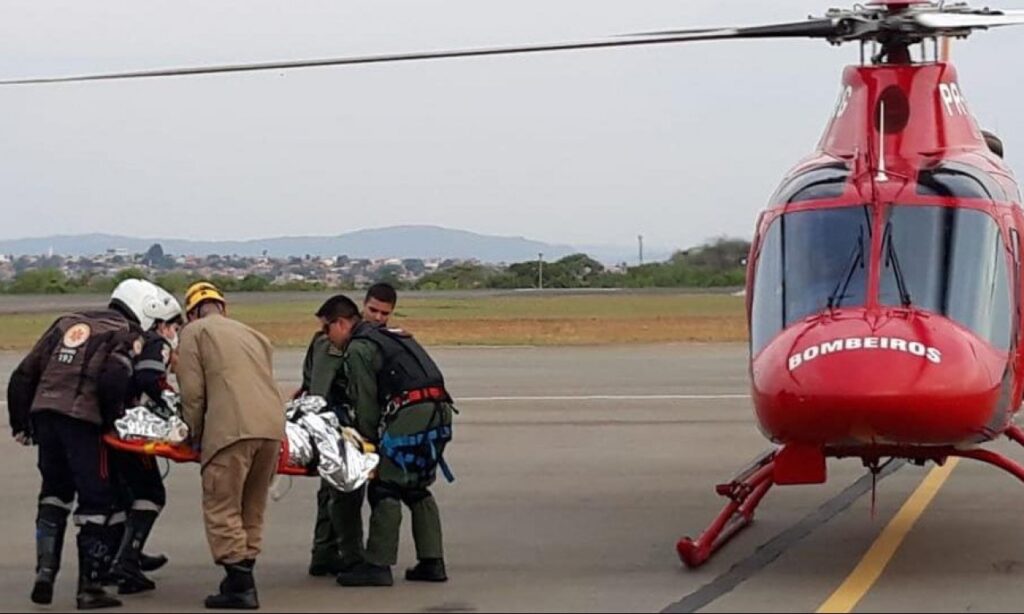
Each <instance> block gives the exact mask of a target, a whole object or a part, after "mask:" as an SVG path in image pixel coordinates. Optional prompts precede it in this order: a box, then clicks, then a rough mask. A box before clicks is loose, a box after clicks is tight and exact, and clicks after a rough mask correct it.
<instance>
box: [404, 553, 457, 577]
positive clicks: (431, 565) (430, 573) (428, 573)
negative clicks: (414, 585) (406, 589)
mask: <svg viewBox="0 0 1024 614" xmlns="http://www.w3.org/2000/svg"><path fill="white" fill-rule="evenodd" d="M405 579H406V580H408V581H410V582H447V581H448V574H446V573H445V571H444V559H420V561H419V562H418V563H416V566H415V567H410V568H409V569H406V570H405Z"/></svg>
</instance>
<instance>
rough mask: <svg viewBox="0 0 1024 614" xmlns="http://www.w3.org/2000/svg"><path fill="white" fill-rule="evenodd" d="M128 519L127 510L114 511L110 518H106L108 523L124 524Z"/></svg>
mask: <svg viewBox="0 0 1024 614" xmlns="http://www.w3.org/2000/svg"><path fill="white" fill-rule="evenodd" d="M127 521H128V513H127V512H114V513H113V514H111V515H110V519H109V520H107V524H108V525H115V524H124V523H125V522H127Z"/></svg>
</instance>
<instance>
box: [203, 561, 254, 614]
mask: <svg viewBox="0 0 1024 614" xmlns="http://www.w3.org/2000/svg"><path fill="white" fill-rule="evenodd" d="M255 565H256V561H255V559H246V560H244V561H242V562H240V563H229V564H226V565H224V571H225V572H227V576H226V577H225V578H224V580H223V581H221V583H220V592H219V593H218V594H216V595H210V596H209V597H207V598H206V603H205V605H206V607H207V609H211V610H258V609H259V607H260V601H259V597H258V595H257V594H256V581H255V580H254V579H253V577H252V570H253V567H255Z"/></svg>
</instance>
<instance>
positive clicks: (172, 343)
mask: <svg viewBox="0 0 1024 614" xmlns="http://www.w3.org/2000/svg"><path fill="white" fill-rule="evenodd" d="M167 343H169V344H170V346H171V349H172V350H176V349H178V333H174V336H172V337H167Z"/></svg>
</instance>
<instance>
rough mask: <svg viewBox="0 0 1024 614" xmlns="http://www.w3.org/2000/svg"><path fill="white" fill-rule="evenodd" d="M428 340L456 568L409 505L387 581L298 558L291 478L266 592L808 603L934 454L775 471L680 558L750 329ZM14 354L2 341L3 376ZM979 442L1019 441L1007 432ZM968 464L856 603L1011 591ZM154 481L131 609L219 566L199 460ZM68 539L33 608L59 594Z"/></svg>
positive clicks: (946, 599) (1006, 506)
mask: <svg viewBox="0 0 1024 614" xmlns="http://www.w3.org/2000/svg"><path fill="white" fill-rule="evenodd" d="M432 353H433V354H434V355H435V357H436V358H437V359H438V362H439V363H440V365H441V366H442V368H443V369H444V370H445V373H446V374H447V377H448V380H449V382H450V388H451V390H452V392H453V393H454V394H455V396H456V397H457V398H458V399H460V401H459V403H458V406H459V408H460V409H461V411H462V413H461V415H460V416H459V417H458V421H457V425H456V433H455V441H454V442H453V444H452V445H451V447H450V448H449V455H448V458H449V461H450V463H451V465H452V467H453V469H454V471H455V473H456V476H457V480H456V482H455V483H454V484H450V485H449V484H444V483H441V484H438V485H437V486H436V489H435V492H436V495H437V498H438V500H439V504H440V508H441V513H442V517H443V523H444V528H445V538H446V544H445V545H446V550H447V560H448V570H449V576H450V577H451V581H450V582H449V583H447V584H444V585H421V584H411V583H406V582H405V581H404V580H402V579H400V577H401V570H402V568H403V567H404V566H406V565H411V564H412V563H414V554H413V549H412V540H411V535H410V534H409V529H408V521H407V522H406V524H405V525H404V526H403V536H402V548H401V554H400V559H401V560H400V563H399V567H398V568H396V570H395V571H396V580H397V581H396V585H395V586H394V587H393V588H384V589H379V588H378V589H369V588H367V589H350V588H340V587H338V586H337V585H336V584H335V583H334V582H333V579H331V578H312V577H309V576H308V575H307V574H306V567H307V564H308V562H309V546H310V539H311V533H312V520H313V514H314V505H313V501H314V492H315V489H316V482H315V481H314V480H312V479H308V478H296V479H294V480H293V481H292V483H291V487H290V490H289V491H288V492H287V493H286V494H284V497H283V498H282V499H281V500H279V501H276V502H274V503H272V504H271V505H270V508H269V510H268V524H267V529H266V540H265V550H264V553H263V555H262V556H261V557H260V559H259V563H258V565H257V569H256V579H257V583H258V586H259V591H260V599H261V601H262V604H263V609H264V610H267V611H335V612H337V611H353V612H356V611H425V612H446V611H454V612H474V611H646V612H658V611H697V610H699V611H708V612H731V611H758V612H765V611H772V612H775V611H778V612H791V611H814V610H817V609H818V608H819V607H821V606H822V605H823V604H825V602H826V600H828V599H829V597H830V596H831V595H833V592H835V591H836V590H837V589H838V588H839V587H840V586H841V585H843V583H844V580H846V579H847V578H848V577H849V576H850V575H851V572H853V571H854V569H855V568H857V566H858V563H860V562H861V560H862V558H863V557H864V556H865V553H866V552H868V550H869V548H871V547H872V545H873V544H875V543H876V541H877V540H878V538H879V536H880V534H881V533H882V532H883V529H884V528H885V527H886V526H887V525H888V524H889V523H890V521H891V520H892V519H893V518H894V516H895V515H896V514H897V511H898V510H900V508H901V507H902V506H903V505H904V503H905V502H906V501H907V499H908V497H910V495H911V494H912V493H913V492H915V490H916V489H917V488H918V487H919V485H920V484H921V482H922V480H923V479H924V478H925V476H926V475H928V473H929V471H930V470H931V467H923V468H922V467H915V466H912V465H906V466H903V467H901V468H899V469H897V470H896V471H894V472H893V473H892V474H891V475H889V476H887V477H885V478H884V479H882V480H881V481H880V482H879V483H878V491H877V492H878V495H877V503H876V506H875V510H874V513H872V505H871V493H870V482H869V481H866V480H865V478H864V476H865V470H864V469H863V468H862V467H861V466H860V464H859V462H858V461H856V460H844V461H830V464H829V481H828V483H827V484H825V485H821V486H800V487H786V488H776V489H774V490H773V491H772V492H770V493H769V495H768V497H767V498H766V499H765V501H764V503H763V504H762V506H761V508H760V509H759V513H758V516H757V521H756V522H755V523H754V524H753V525H752V526H751V527H750V528H749V529H747V530H746V531H745V532H743V533H742V534H740V535H739V537H737V538H736V539H735V540H734V541H733V542H732V543H730V544H729V545H727V546H726V547H725V548H724V549H723V550H722V551H720V552H719V553H718V555H717V556H716V557H714V558H712V560H711V561H710V562H709V563H708V564H706V565H705V566H704V567H701V568H700V569H697V570H687V569H685V568H683V567H682V565H681V564H680V563H679V561H678V559H677V558H676V555H675V551H674V545H675V542H676V540H677V539H678V538H679V537H680V536H681V535H683V534H690V535H696V534H698V533H699V532H700V531H702V530H703V529H704V528H705V527H706V526H707V524H708V523H709V522H710V521H711V520H712V518H713V517H714V516H715V514H716V513H717V512H718V511H719V509H720V508H721V505H722V503H723V500H722V499H721V498H720V497H718V496H717V495H716V494H715V492H714V485H715V484H716V483H719V482H724V481H728V479H729V478H730V477H731V476H732V475H733V474H734V472H735V471H737V470H738V469H740V468H741V467H742V466H744V465H745V464H746V463H747V462H748V461H750V460H751V459H752V458H753V457H755V456H756V455H757V454H758V453H759V452H761V451H763V450H765V449H766V448H768V447H769V444H768V442H767V441H766V440H765V439H764V438H763V437H762V436H761V435H760V434H759V432H758V430H757V428H756V425H755V422H754V420H753V412H752V409H751V407H750V402H749V399H748V398H747V397H746V394H747V375H746V362H745V356H746V348H745V346H743V345H700V344H688V345H661V346H640V347H612V348H504V349H497V348H452V349H447V348H435V349H433V350H432ZM19 358H20V356H19V355H17V354H13V353H0V384H3V386H4V388H5V389H6V381H7V377H8V376H9V374H10V371H11V369H13V367H14V366H15V365H16V363H17V360H18V359H19ZM300 361H301V355H300V353H298V352H293V351H280V352H279V353H278V356H277V363H278V364H277V367H276V368H277V375H278V377H279V379H280V381H281V384H282V388H283V389H285V390H291V389H293V388H294V387H295V386H296V385H297V380H298V377H299V363H300ZM0 413H2V414H3V415H4V416H6V412H0ZM995 448H996V449H998V450H1000V451H1004V452H1006V453H1008V454H1010V455H1012V456H1015V457H1017V458H1022V457H1024V450H1015V449H1013V448H1012V447H1011V445H1010V444H1008V443H1006V444H1003V443H1000V444H997V445H996V446H995ZM0 454H2V458H3V459H4V461H5V462H3V463H2V464H0V484H2V486H3V489H4V494H3V496H2V497H0V515H2V517H3V518H4V522H3V523H2V524H0V541H2V543H3V544H4V547H3V548H2V549H0V610H3V611H26V610H27V611H35V610H36V609H40V610H41V609H42V608H35V606H33V604H31V602H30V601H29V600H28V592H29V590H30V586H31V579H32V575H33V565H34V543H33V519H34V516H35V498H36V494H37V489H38V483H39V478H38V475H37V472H36V470H35V466H34V465H35V455H34V450H32V449H27V448H21V447H20V446H18V445H16V444H15V443H14V442H13V441H12V440H11V439H10V438H2V439H0ZM970 462H971V461H963V462H961V463H960V464H959V465H958V466H957V467H956V468H955V469H954V470H953V473H952V474H951V477H950V478H949V480H948V481H947V482H946V483H945V484H944V485H943V486H941V488H939V489H938V494H937V496H936V497H935V498H934V500H932V501H931V502H930V504H928V505H926V506H924V507H923V508H922V512H923V513H922V514H921V516H920V519H919V520H918V521H917V523H916V524H914V525H913V526H912V527H910V528H909V531H906V532H905V535H906V539H905V540H904V541H903V542H902V543H900V544H897V545H896V547H895V551H894V556H893V557H892V559H891V561H890V562H889V563H888V565H887V566H885V567H884V568H882V567H881V566H879V565H877V564H876V565H875V566H876V567H878V569H876V570H875V571H878V572H879V573H878V574H877V576H876V579H875V580H872V581H871V582H870V583H869V584H868V585H867V588H866V590H865V592H864V593H863V598H862V599H859V601H857V602H856V603H855V611H863V612H874V611H926V612H932V611H972V610H982V611H1020V609H1021V605H1020V603H1021V601H1022V597H1024V588H1022V586H1021V580H1022V578H1024V532H1022V531H1021V530H1020V528H1021V525H1022V523H1024V518H1022V511H1024V488H1022V487H1021V484H1019V483H1017V482H1016V481H1015V480H1014V479H1013V478H1011V477H1009V476H1008V475H1004V474H1001V473H999V472H998V471H996V470H995V469H992V468H989V467H985V466H980V465H976V464H968V463H970ZM167 485H168V490H169V499H170V502H169V505H168V507H167V509H166V510H165V512H164V514H163V516H162V517H161V519H160V521H159V523H158V524H157V527H156V530H155V533H154V535H153V538H152V539H151V542H150V543H151V545H150V547H149V548H148V550H149V551H151V552H165V553H167V554H168V555H169V556H170V558H171V563H170V564H169V565H168V566H167V567H166V568H164V569H162V570H160V571H158V572H155V573H154V574H152V577H153V579H154V580H155V581H156V582H157V584H158V589H157V590H156V591H155V592H152V593H149V594H145V595H140V596H132V597H127V598H125V601H126V608H125V609H126V611H140V612H151V611H152V612H156V611H193V610H196V611H198V610H201V607H202V599H203V597H204V596H205V595H207V594H208V593H210V592H212V591H213V590H214V589H215V587H216V585H217V583H218V582H219V581H220V578H221V572H220V569H219V568H216V567H214V566H213V565H212V563H211V560H210V555H209V551H208V549H207V545H206V541H205V538H204V535H203V530H202V521H201V516H200V509H199V475H198V471H197V467H196V466H194V465H174V466H173V467H172V468H171V473H170V475H169V476H168V478H167ZM287 487H288V484H287V483H286V482H285V483H282V484H280V485H279V488H280V490H281V491H282V492H283V491H284V490H285V489H286V488H287ZM69 537H70V536H69ZM883 541H884V540H883ZM70 544H73V539H69V547H67V548H66V549H65V550H66V551H65V554H64V569H63V570H62V572H61V576H60V579H59V583H58V591H57V594H56V598H55V602H54V606H53V607H52V608H49V609H47V611H58V610H62V609H70V608H73V606H74V588H75V586H74V584H75V583H74V579H75V563H74V558H75V556H74V549H73V547H72V546H70ZM869 567H870V565H869ZM869 571H871V570H869ZM868 576H869V577H870V576H871V574H870V573H869V574H868Z"/></svg>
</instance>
